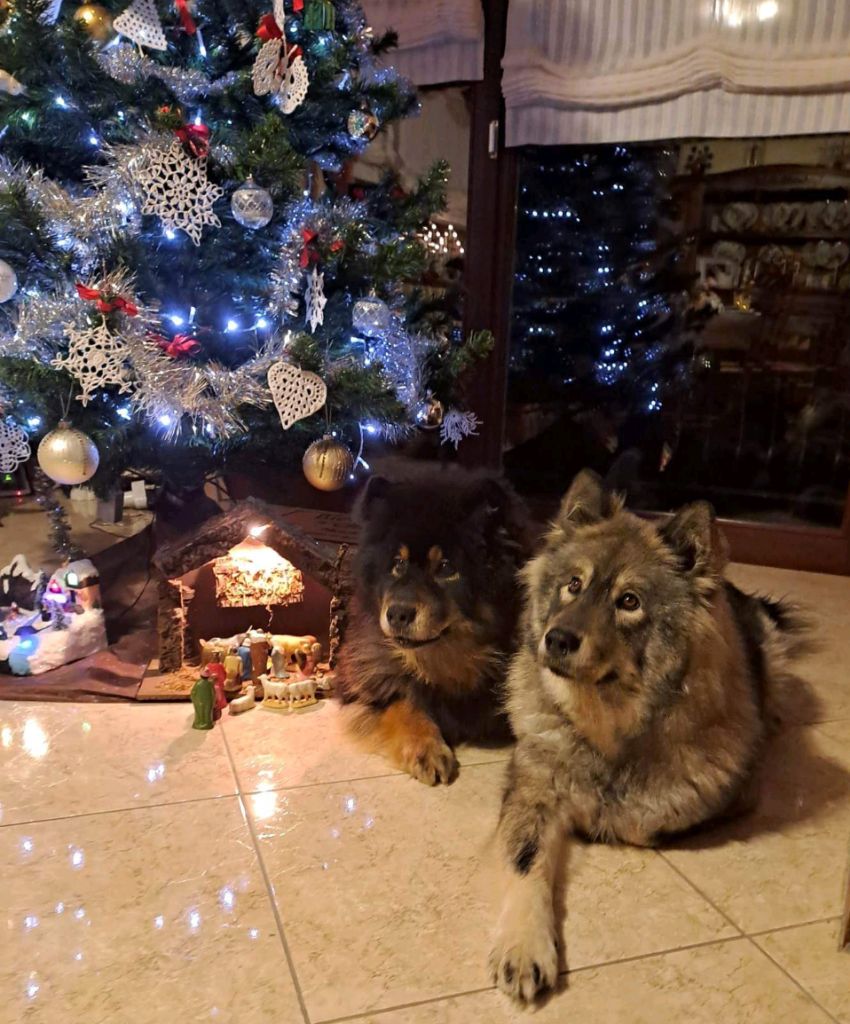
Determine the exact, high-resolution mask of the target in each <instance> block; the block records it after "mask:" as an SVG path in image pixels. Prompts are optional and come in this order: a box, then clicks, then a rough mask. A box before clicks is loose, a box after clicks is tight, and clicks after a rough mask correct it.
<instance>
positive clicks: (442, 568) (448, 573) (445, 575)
mask: <svg viewBox="0 0 850 1024" xmlns="http://www.w3.org/2000/svg"><path fill="white" fill-rule="evenodd" d="M434 575H435V576H437V578H438V579H441V580H447V579H450V578H451V577H452V576H457V570H456V569H455V567H454V566H453V565H452V563H451V562H450V561H449V560H448V558H443V559H441V560H440V561H439V562H438V563H437V568H436V569H435V570H434Z"/></svg>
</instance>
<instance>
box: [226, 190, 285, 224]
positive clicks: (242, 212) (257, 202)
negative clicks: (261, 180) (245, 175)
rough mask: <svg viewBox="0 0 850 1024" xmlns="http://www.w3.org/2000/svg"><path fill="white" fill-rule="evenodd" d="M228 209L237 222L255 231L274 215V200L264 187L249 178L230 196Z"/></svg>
mask: <svg viewBox="0 0 850 1024" xmlns="http://www.w3.org/2000/svg"><path fill="white" fill-rule="evenodd" d="M230 209H231V210H232V211H233V216H234V217H235V218H236V221H237V223H239V224H241V225H242V227H243V228H250V229H251V230H252V231H256V230H257V228H264V227H265V226H266V224H268V222H269V221H270V220H271V219H272V217H273V215H274V201H273V200H272V197H271V196H270V195H269V193H268V192H266V190H265V189H264V188H260V186H259V185H257V184H255V182H254V180H253V178H249V179H248V180H247V181H246V182H245V184H244V185H240V186H239V188H237V189H236V191H235V192H234V193H233V195H232V196H231V197H230Z"/></svg>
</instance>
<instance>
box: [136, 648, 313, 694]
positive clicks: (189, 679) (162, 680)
mask: <svg viewBox="0 0 850 1024" xmlns="http://www.w3.org/2000/svg"><path fill="white" fill-rule="evenodd" d="M319 669H320V670H321V672H322V674H323V679H324V680H325V682H326V683H327V684H329V689H328V690H327V691H326V692H324V693H323V694H322V696H324V697H326V696H328V695H329V694H330V693H332V692H333V672H331V670H330V668H329V666H328V665H327V664H321V665H319ZM200 672H201V670H200V669H199V668H198V667H197V666H195V667H194V668H193V667H190V666H185V667H184V668H182V669H180V670H179V671H177V672H160V670H159V660H158V659H156V658H154V659H153V660H152V661H151V662H150V664H149V665H148V667H147V668H146V669H145V674H144V675H143V676H142V685H141V686H140V687H139V692H138V693H137V694H136V700H157V701H161V700H191V693H192V687H193V686H194V685H195V682H196V680H197V678H198V676H199V675H200Z"/></svg>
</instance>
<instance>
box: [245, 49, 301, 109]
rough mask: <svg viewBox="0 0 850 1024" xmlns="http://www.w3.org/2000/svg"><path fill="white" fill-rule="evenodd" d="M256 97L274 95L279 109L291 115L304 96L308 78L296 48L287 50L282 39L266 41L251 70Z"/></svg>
mask: <svg viewBox="0 0 850 1024" xmlns="http://www.w3.org/2000/svg"><path fill="white" fill-rule="evenodd" d="M251 78H252V81H253V83H254V94H255V95H256V96H267V95H269V94H270V93H271V94H276V95H277V98H278V103H279V104H280V109H281V110H282V111H283V112H284V114H291V113H292V112H293V110H296V109H297V108H298V107H300V106H301V104H302V103H303V102H304V100H305V99H306V97H307V90H308V89H309V88H310V77H309V75H308V73H307V65H306V64H305V63H304V58H303V57H302V56H301V52H300V51H299V49H298V47H297V46H293V47H291V48H289V49H288V50H287V47H286V43H285V42H284V40H283V39H269V40H267V41H266V42H265V43H263V45H262V46H261V47H260V52H259V53H258V54H257V59H256V60H255V61H254V67H253V69H252V71H251Z"/></svg>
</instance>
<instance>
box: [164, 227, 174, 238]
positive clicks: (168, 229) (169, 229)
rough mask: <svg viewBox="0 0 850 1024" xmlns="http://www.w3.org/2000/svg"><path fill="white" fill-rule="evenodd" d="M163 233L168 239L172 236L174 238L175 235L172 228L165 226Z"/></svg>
mask: <svg viewBox="0 0 850 1024" xmlns="http://www.w3.org/2000/svg"><path fill="white" fill-rule="evenodd" d="M163 234H164V235H165V237H166V238H168V239H172V238H176V237H177V236H176V234H175V233H174V231H173V229H172V228H166V229H165V231H163Z"/></svg>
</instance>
